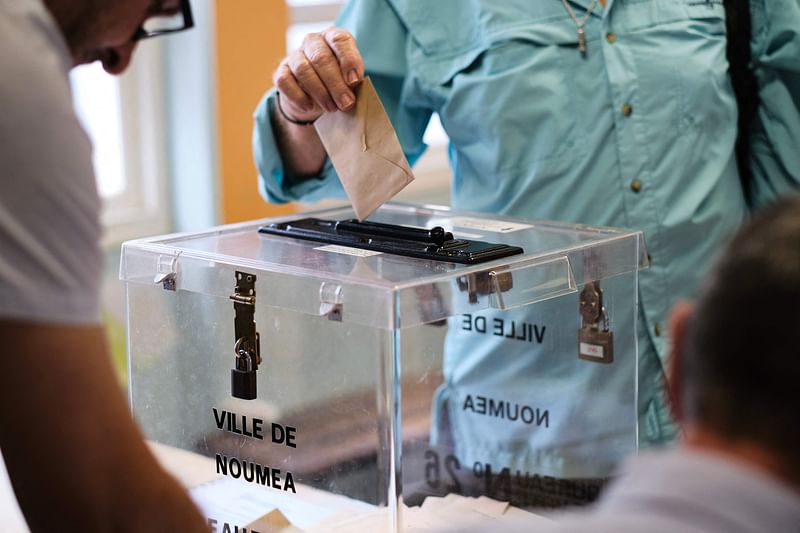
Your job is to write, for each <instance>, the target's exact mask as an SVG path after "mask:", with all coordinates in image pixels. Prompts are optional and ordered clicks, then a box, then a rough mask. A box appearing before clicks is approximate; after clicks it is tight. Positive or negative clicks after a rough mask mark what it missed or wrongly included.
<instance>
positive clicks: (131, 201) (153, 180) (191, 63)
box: [72, 0, 450, 386]
mask: <svg viewBox="0 0 800 533" xmlns="http://www.w3.org/2000/svg"><path fill="white" fill-rule="evenodd" d="M342 4H343V2H341V1H334V0H331V1H320V0H235V1H234V0H192V10H193V12H194V16H195V28H193V29H192V30H191V31H188V32H182V33H179V34H176V35H172V36H168V37H164V38H161V39H149V40H146V41H143V42H142V43H141V44H140V47H139V50H138V53H137V54H136V55H135V57H134V62H133V64H132V65H131V68H130V69H128V71H127V72H126V74H125V75H124V76H122V77H113V76H110V75H107V74H106V73H105V72H104V71H103V69H102V67H101V66H100V65H99V64H94V65H87V66H83V67H79V68H77V69H75V70H73V72H72V86H73V95H74V100H75V106H76V109H77V110H78V114H79V116H80V119H81V121H82V122H83V124H84V127H85V128H86V130H87V131H88V133H89V135H90V137H91V138H92V141H93V143H94V165H95V171H96V174H97V182H98V189H99V192H100V195H101V197H102V198H103V201H104V209H103V224H104V226H105V236H104V240H103V246H104V250H105V251H106V253H105V256H106V268H105V274H104V280H103V308H104V313H103V315H104V322H105V324H106V327H107V330H108V334H109V341H110V344H111V349H112V353H113V356H114V359H115V363H116V366H117V368H118V370H119V377H120V383H121V384H122V385H123V386H124V385H125V384H126V383H127V374H126V363H125V358H126V356H125V298H124V286H123V284H122V283H121V282H119V280H118V269H119V252H120V244H121V243H122V242H123V241H125V240H129V239H135V238H138V237H145V236H152V235H159V234H164V233H172V232H185V231H189V232H191V231H199V230H203V229H206V228H209V227H211V226H216V225H220V224H228V223H233V222H240V221H244V220H253V219H259V218H265V217H271V216H277V215H280V214H285V213H291V212H297V211H304V210H309V209H319V208H322V207H329V206H333V205H337V204H340V203H341V202H338V201H325V202H323V203H318V204H288V205H270V204H267V203H266V202H265V201H264V200H263V199H262V198H261V196H260V195H259V192H258V173H257V170H256V168H255V164H254V162H253V157H252V152H251V133H252V115H253V112H254V110H255V108H256V106H257V104H258V102H259V100H260V99H261V97H262V96H263V94H264V93H265V92H266V91H267V90H268V89H269V88H270V87H271V86H272V81H271V80H272V72H273V71H274V69H275V68H276V67H277V65H278V62H279V61H280V60H281V59H282V58H283V57H284V56H285V55H286V51H287V50H292V49H295V48H297V47H298V46H299V44H300V42H301V41H302V39H303V36H304V35H305V34H306V33H309V32H312V31H319V30H322V29H324V28H327V27H329V26H331V25H333V21H334V19H335V18H336V15H337V14H338V12H339V10H340V9H341V7H342ZM426 143H427V144H428V145H429V148H428V151H427V152H426V154H425V156H424V157H423V158H422V159H421V160H420V161H419V162H418V163H417V165H416V166H415V168H414V171H415V176H416V180H415V181H414V182H413V183H412V184H411V185H410V186H409V187H408V188H406V189H405V190H404V191H403V192H402V193H401V194H400V195H399V196H398V200H401V201H406V202H415V203H428V204H439V205H449V203H450V171H449V168H448V165H447V138H446V136H445V134H444V132H443V131H442V129H441V125H440V124H439V121H438V119H437V118H436V117H435V116H434V119H433V120H432V121H431V124H430V126H429V128H428V131H427V133H426Z"/></svg>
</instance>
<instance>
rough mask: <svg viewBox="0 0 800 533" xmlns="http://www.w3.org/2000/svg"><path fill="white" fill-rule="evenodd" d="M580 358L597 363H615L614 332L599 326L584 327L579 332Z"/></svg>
mask: <svg viewBox="0 0 800 533" xmlns="http://www.w3.org/2000/svg"><path fill="white" fill-rule="evenodd" d="M578 357H579V358H580V359H583V360H585V361H594V362H595V363H613V362H614V332H613V331H603V330H600V329H598V328H597V326H584V327H582V328H581V329H580V330H578Z"/></svg>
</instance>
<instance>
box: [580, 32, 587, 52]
mask: <svg viewBox="0 0 800 533" xmlns="http://www.w3.org/2000/svg"><path fill="white" fill-rule="evenodd" d="M578 51H579V52H580V53H581V55H586V32H585V31H583V28H578Z"/></svg>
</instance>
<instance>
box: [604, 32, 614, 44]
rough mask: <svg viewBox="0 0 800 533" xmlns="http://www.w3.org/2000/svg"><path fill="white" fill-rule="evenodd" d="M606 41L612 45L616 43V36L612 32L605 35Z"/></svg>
mask: <svg viewBox="0 0 800 533" xmlns="http://www.w3.org/2000/svg"><path fill="white" fill-rule="evenodd" d="M606 41H608V42H609V43H611V44H614V43H615V42H617V34H616V33H614V32H613V31H610V32H608V33H606Z"/></svg>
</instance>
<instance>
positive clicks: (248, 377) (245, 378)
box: [230, 270, 261, 400]
mask: <svg viewBox="0 0 800 533" xmlns="http://www.w3.org/2000/svg"><path fill="white" fill-rule="evenodd" d="M255 285H256V276H255V275H254V274H248V273H247V272H240V271H238V270H237V271H236V287H235V288H234V293H233V295H231V296H230V299H231V300H233V310H234V319H233V329H234V337H235V338H236V342H235V343H234V345H233V353H234V355H235V357H236V360H235V363H234V367H233V370H231V394H232V395H233V397H234V398H240V399H242V400H255V399H256V395H257V390H256V383H257V380H256V377H257V376H256V371H257V370H258V365H260V364H261V342H260V338H259V335H258V332H257V331H256V322H255V313H256V289H255Z"/></svg>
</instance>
